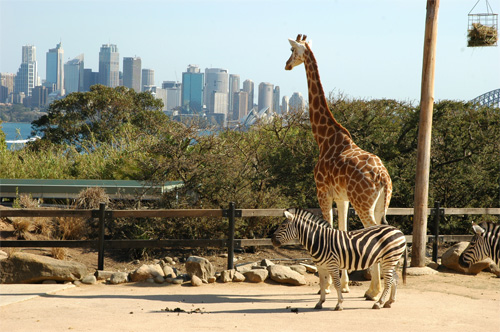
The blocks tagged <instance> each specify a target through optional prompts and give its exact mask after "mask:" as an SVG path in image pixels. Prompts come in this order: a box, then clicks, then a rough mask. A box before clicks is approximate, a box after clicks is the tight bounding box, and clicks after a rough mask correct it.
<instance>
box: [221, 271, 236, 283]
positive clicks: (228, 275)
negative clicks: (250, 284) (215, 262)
mask: <svg viewBox="0 0 500 332" xmlns="http://www.w3.org/2000/svg"><path fill="white" fill-rule="evenodd" d="M235 272H236V270H234V269H232V270H224V271H222V272H221V275H220V281H221V282H224V283H226V282H231V281H233V278H234V274H235Z"/></svg>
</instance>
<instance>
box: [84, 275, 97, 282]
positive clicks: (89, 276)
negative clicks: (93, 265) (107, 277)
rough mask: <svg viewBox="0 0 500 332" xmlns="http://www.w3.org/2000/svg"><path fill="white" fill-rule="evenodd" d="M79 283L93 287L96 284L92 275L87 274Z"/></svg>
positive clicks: (95, 279)
mask: <svg viewBox="0 0 500 332" xmlns="http://www.w3.org/2000/svg"><path fill="white" fill-rule="evenodd" d="M81 282H82V283H84V284H87V285H95V284H96V283H97V278H96V277H95V275H93V274H87V275H86V276H85V277H83V279H82V280H81Z"/></svg>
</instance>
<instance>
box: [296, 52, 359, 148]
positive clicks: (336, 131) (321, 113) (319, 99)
mask: <svg viewBox="0 0 500 332" xmlns="http://www.w3.org/2000/svg"><path fill="white" fill-rule="evenodd" d="M306 47H307V50H308V52H307V54H306V59H305V61H304V66H305V68H306V76H307V86H308V92H309V118H310V120H311V127H312V132H313V135H314V138H315V139H316V142H317V143H318V145H319V147H320V149H321V148H322V147H324V146H325V143H326V145H330V144H331V142H332V141H336V140H335V137H336V136H337V135H340V136H342V138H343V140H348V141H350V142H349V143H352V139H351V134H350V133H349V131H347V129H345V128H344V127H343V126H342V125H341V124H340V123H338V122H337V120H335V118H334V117H333V114H332V113H331V112H330V109H329V108H328V103H327V101H326V97H325V92H324V90H323V85H322V84H321V79H320V77H319V71H318V64H317V62H316V58H315V57H314V54H313V52H312V51H311V49H310V48H309V45H307V44H306ZM332 138H334V139H333V140H332Z"/></svg>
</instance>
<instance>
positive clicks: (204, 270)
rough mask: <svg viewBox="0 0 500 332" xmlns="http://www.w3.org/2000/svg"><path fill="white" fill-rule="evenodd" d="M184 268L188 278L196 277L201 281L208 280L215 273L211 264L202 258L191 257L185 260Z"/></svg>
mask: <svg viewBox="0 0 500 332" xmlns="http://www.w3.org/2000/svg"><path fill="white" fill-rule="evenodd" d="M185 266H186V271H187V273H188V274H189V275H190V276H193V275H196V276H197V277H198V278H200V279H202V280H203V279H205V280H208V278H209V277H212V276H213V275H214V273H215V269H214V267H213V265H212V263H210V262H209V261H208V260H207V259H205V258H203V257H198V256H191V257H189V258H188V259H187V261H186V264H185Z"/></svg>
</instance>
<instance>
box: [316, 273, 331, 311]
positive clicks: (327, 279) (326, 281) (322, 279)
mask: <svg viewBox="0 0 500 332" xmlns="http://www.w3.org/2000/svg"><path fill="white" fill-rule="evenodd" d="M318 274H319V292H318V294H320V298H319V302H318V304H316V306H315V307H314V309H322V308H323V303H324V302H325V300H326V294H329V293H330V289H328V287H330V285H331V284H332V276H331V275H330V273H329V272H328V270H327V269H326V268H325V267H323V266H318Z"/></svg>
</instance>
